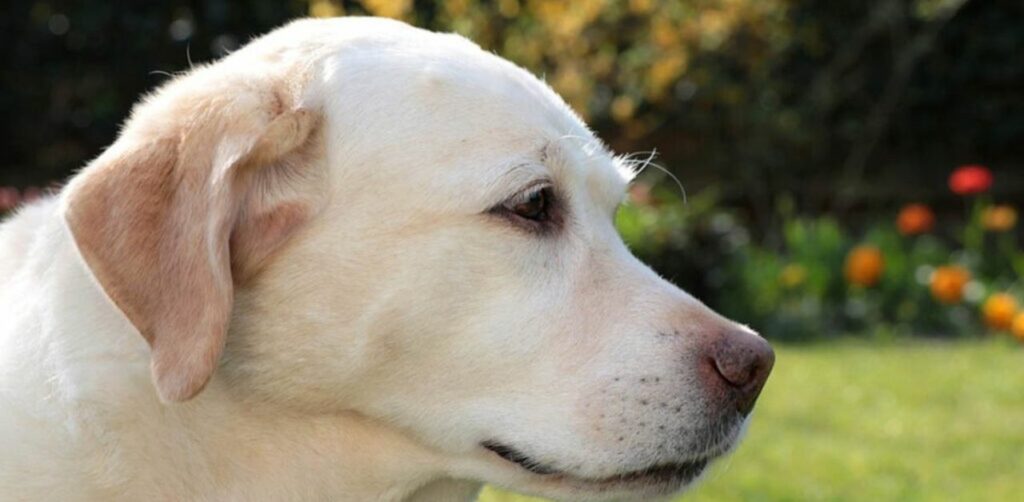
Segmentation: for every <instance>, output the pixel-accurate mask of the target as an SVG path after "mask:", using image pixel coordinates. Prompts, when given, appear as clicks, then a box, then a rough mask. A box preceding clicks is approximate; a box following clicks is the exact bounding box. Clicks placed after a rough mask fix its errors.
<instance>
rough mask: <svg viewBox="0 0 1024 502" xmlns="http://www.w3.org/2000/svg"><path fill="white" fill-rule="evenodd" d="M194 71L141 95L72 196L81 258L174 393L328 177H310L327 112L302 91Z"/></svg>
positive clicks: (203, 368)
mask: <svg viewBox="0 0 1024 502" xmlns="http://www.w3.org/2000/svg"><path fill="white" fill-rule="evenodd" d="M195 80H198V81H197V82H184V83H180V84H181V85H179V86H178V87H175V85H176V84H179V83H174V84H172V85H171V86H170V87H169V88H168V89H165V90H164V91H161V92H160V93H158V94H157V95H156V96H155V97H153V98H151V99H150V100H148V102H146V103H144V104H142V105H139V106H138V107H137V108H136V110H135V111H134V113H133V116H132V119H131V120H130V121H129V122H128V124H127V125H126V127H125V129H124V131H123V132H122V134H121V136H120V138H119V139H118V141H117V142H116V143H115V144H114V145H112V146H111V147H110V148H109V149H108V150H107V151H106V152H105V153H104V154H103V155H101V156H100V157H99V158H97V159H96V160H95V161H93V162H92V163H91V164H90V165H89V166H88V167H87V168H86V169H84V170H83V171H82V172H81V173H80V174H79V175H78V176H77V177H76V178H75V179H74V180H72V182H71V183H70V184H69V186H68V188H67V192H66V193H65V200H64V203H65V206H64V214H65V218H66V221H67V223H68V226H69V227H70V230H71V232H72V235H73V236H74V240H75V242H76V244H77V246H78V249H79V250H80V252H81V254H82V256H83V258H84V259H85V262H86V263H87V265H88V266H89V268H90V269H91V271H92V272H93V274H94V275H95V277H96V278H97V280H98V282H99V283H100V285H101V286H102V287H103V289H104V291H105V292H106V293H107V295H108V296H109V297H110V298H111V299H112V300H113V301H114V303H115V304H116V305H117V306H118V307H119V308H120V309H121V310H122V311H123V312H124V314H125V315H126V316H127V317H128V319H129V320H130V321H131V322H132V324H133V325H134V326H135V327H136V328H137V329H138V330H139V332H140V333H141V334H142V336H143V337H144V338H145V339H146V341H147V342H148V343H149V345H150V348H151V357H152V360H151V368H152V373H153V379H154V383H155V385H156V388H157V391H158V393H159V395H160V397H161V399H162V400H164V401H165V402H168V401H184V400H187V399H189V398H191V397H193V396H195V395H196V394H197V393H198V392H199V391H201V390H202V389H203V387H204V386H205V385H206V383H207V382H208V381H209V379H210V377H211V375H212V374H213V371H214V369H215V368H216V366H217V364H218V362H219V360H220V357H221V353H222V352H223V349H224V345H225V339H226V335H227V330H228V325H229V321H230V317H231V309H232V301H233V293H234V286H235V284H237V283H239V282H240V281H243V280H245V278H246V277H247V276H249V275H251V274H252V273H253V272H254V271H255V270H257V269H258V268H259V267H260V265H261V264H262V263H263V262H264V260H265V259H266V258H267V257H268V256H269V255H270V254H271V253H272V252H274V250H275V249H277V248H279V247H280V246H281V244H282V243H284V242H285V240H286V239H287V237H288V236H289V235H291V234H292V233H293V232H294V231H295V230H296V229H297V228H299V227H300V226H301V225H302V223H303V222H304V221H306V220H307V219H308V218H309V216H310V215H311V213H312V212H313V210H314V206H315V202H314V201H312V200H311V196H310V194H308V193H304V191H305V190H307V189H309V187H310V186H315V185H319V183H316V182H313V183H306V182H304V181H303V180H311V179H312V178H315V177H316V176H317V175H316V173H315V172H313V171H316V170H317V169H316V166H310V164H311V163H316V160H317V159H318V158H319V154H318V153H317V152H316V150H317V149H318V148H319V141H318V140H316V137H315V136H316V135H315V134H312V133H313V131H315V130H316V128H317V127H316V126H317V122H318V117H317V114H316V113H314V112H313V111H311V110H308V109H303V108H302V107H301V106H299V105H298V101H299V100H298V98H297V97H296V96H295V92H294V91H291V92H289V91H287V90H281V89H274V88H272V87H269V86H268V87H267V88H260V87H257V86H254V84H253V82H254V81H255V82H262V80H261V79H259V78H255V79H247V80H245V81H239V82H224V81H214V80H209V79H195ZM205 80H209V81H205ZM230 84H235V85H230Z"/></svg>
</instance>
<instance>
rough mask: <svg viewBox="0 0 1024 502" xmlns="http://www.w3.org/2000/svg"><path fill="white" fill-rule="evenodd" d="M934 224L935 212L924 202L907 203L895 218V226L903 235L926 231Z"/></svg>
mask: <svg viewBox="0 0 1024 502" xmlns="http://www.w3.org/2000/svg"><path fill="white" fill-rule="evenodd" d="M933 226H935V213H932V210H931V209H929V208H928V206H926V205H924V204H907V205H906V206H903V209H901V210H900V214H899V216H898V217H897V218H896V227H897V228H899V230H900V233H901V234H903V235H917V234H923V233H925V232H928V231H929V230H931V229H932V227H933Z"/></svg>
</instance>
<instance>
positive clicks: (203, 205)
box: [64, 19, 773, 499]
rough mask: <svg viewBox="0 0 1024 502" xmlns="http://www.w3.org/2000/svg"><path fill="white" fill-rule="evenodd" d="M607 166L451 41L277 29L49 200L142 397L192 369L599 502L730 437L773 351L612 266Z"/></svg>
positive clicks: (615, 253) (642, 273)
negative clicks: (136, 363)
mask: <svg viewBox="0 0 1024 502" xmlns="http://www.w3.org/2000/svg"><path fill="white" fill-rule="evenodd" d="M631 175H632V172H631V169H630V166H628V165H626V163H624V162H623V161H622V160H621V159H618V158H616V157H614V156H613V155H612V154H611V153H610V152H608V150H607V149H606V148H605V147H604V146H603V145H602V144H601V142H600V141H599V140H597V138H595V137H594V136H593V134H592V133H591V132H590V131H589V130H588V129H587V127H586V126H585V125H584V124H583V123H582V122H581V121H580V120H579V119H578V118H577V117H576V115H575V114H573V113H572V112H571V111H570V109H569V108H568V107H567V106H566V105H565V104H564V102H563V101H562V100H561V99H559V98H558V96H557V95H555V94H554V93H553V92H552V91H551V90H550V89H549V88H548V87H547V86H546V85H545V84H544V83H542V82H541V81H539V80H537V79H536V78H534V77H533V76H532V75H530V74H528V73H527V72H525V71H523V70H521V69H520V68H518V67H516V66H514V65H512V64H510V63H508V62H506V61H504V60H502V59H500V58H498V57H496V56H493V55H491V54H489V53H486V52H484V51H482V50H480V49H479V48H478V47H476V46H475V45H473V44H472V43H470V42H467V41H466V40H464V39H462V38H459V37H456V36H452V35H438V34H432V33H428V32H425V31H421V30H417V29H413V28H410V27H408V26H405V25H402V24H399V23H396V22H391V21H383V20H374V19H345V20H331V21H300V22H296V23H293V24H291V25H289V26H287V27H285V28H282V29H280V30H278V31H276V32H274V33H272V34H270V35H268V36H266V37H264V38H262V39H259V40H257V41H255V42H253V43H252V44H250V45H249V46H247V47H246V48H243V49H241V50H240V51H238V52H236V53H234V54H232V55H231V56H229V57H227V58H225V59H224V60H222V61H220V62H218V63H215V64H213V65H211V66H208V67H204V68H200V69H197V70H194V71H192V72H191V73H190V74H188V75H187V76H184V77H182V78H179V79H176V80H175V81H173V82H171V83H170V84H169V85H167V86H165V87H164V88H163V89H161V90H160V91H158V92H157V93H155V94H154V95H153V96H152V97H151V98H149V99H148V100H147V101H146V102H145V103H143V104H141V105H139V106H138V107H137V108H136V110H135V111H134V113H133V117H132V119H131V120H130V121H129V122H128V123H127V125H126V127H125V129H124V131H123V133H122V135H121V137H120V138H119V140H118V141H117V142H116V143H115V144H114V145H113V146H112V147H111V148H110V149H109V150H108V151H107V152H105V153H104V154H103V155H102V156H101V157H100V158H98V159H97V160H96V161H94V162H93V163H92V164H91V165H90V166H89V167H88V168H87V169H85V170H84V171H83V172H82V173H81V174H80V175H79V176H78V177H76V178H75V179H74V180H73V182H72V183H71V184H70V186H69V187H68V189H67V190H66V191H65V193H64V204H65V214H66V217H67V220H68V223H69V226H70V228H71V230H72V232H73V234H74V236H75V240H76V242H77V244H78V246H79V248H80V250H81V252H82V255H83V257H84V258H85V260H86V262H87V263H88V265H89V267H90V268H91V270H92V271H93V273H94V275H95V276H96V277H97V279H98V281H99V283H100V284H101V285H102V286H103V288H104V290H105V291H106V292H107V294H108V295H109V296H110V297H111V299H112V300H113V301H114V302H115V303H116V304H117V305H118V306H119V307H120V309H121V310H122V311H123V312H124V313H125V314H126V315H127V317H128V318H129V319H130V320H131V321H132V323H133V324H134V325H135V326H136V327H137V328H138V330H139V331H140V333H141V334H142V335H143V336H144V337H145V338H146V340H147V341H148V342H149V344H150V346H151V348H152V371H153V376H154V381H155V384H156V389H157V391H158V392H159V394H160V396H161V397H162V398H163V399H164V400H165V401H181V400H186V399H189V398H191V397H193V396H194V395H196V394H197V393H198V392H199V391H200V390H201V389H202V388H203V387H204V385H205V384H206V383H207V381H208V380H209V379H210V378H211V376H212V375H213V374H214V370H215V369H217V375H218V378H221V379H223V380H224V381H225V384H226V386H228V387H229V388H231V389H232V391H233V392H235V393H236V394H237V395H238V396H240V398H242V399H247V400H252V401H253V402H262V403H265V404H267V405H276V406H284V407H288V408H291V409H293V410H299V411H301V412H303V413H318V414H322V413H332V412H338V411H344V410H351V411H356V412H358V413H360V414H363V415H365V416H367V417H370V418H371V419H374V420H378V421H381V422H383V423H387V424H389V425H392V426H396V427H398V428H400V429H401V430H404V431H406V432H407V433H408V434H409V436H410V437H412V438H415V439H416V440H417V441H419V442H421V443H422V444H424V445H427V446H428V447H429V448H432V449H434V450H436V451H438V452H441V453H442V454H443V456H444V457H445V458H448V459H450V462H449V465H447V466H446V469H448V470H449V472H450V474H451V475H452V476H455V477H471V478H475V479H480V480H484V481H489V482H494V483H499V484H502V485H505V486H511V487H513V488H516V489H519V490H523V491H529V492H534V493H538V494H543V495H548V496H554V497H561V498H579V497H583V498H587V499H595V498H622V497H629V496H651V495H657V494H664V493H669V492H672V491H675V490H678V489H679V488H681V487H683V486H685V485H687V484H688V483H690V482H691V481H692V480H693V479H694V478H696V477H697V476H698V475H699V474H700V473H701V472H702V471H703V469H704V467H705V466H706V465H707V463H708V462H709V461H711V460H712V459H714V458H715V457H717V456H719V455H721V454H723V453H724V452H726V451H727V450H728V449H729V448H730V447H731V446H733V444H734V443H735V441H736V440H737V437H738V435H739V434H740V432H741V430H742V428H743V425H744V424H745V421H746V417H747V415H748V414H749V412H750V410H751V407H752V406H753V404H754V400H755V399H756V397H757V395H758V393H759V391H760V389H761V387H762V385H763V384H764V382H765V379H766V378H767V376H768V373H769V371H770V369H771V367H772V362H773V355H772V352H771V349H770V348H769V347H768V345H767V344H766V343H765V342H764V341H763V340H762V339H761V338H759V337H758V336H757V335H755V334H754V333H753V332H751V331H750V330H748V329H747V328H745V327H743V326H740V325H737V324H735V323H733V322H731V321H728V320H726V319H724V318H722V317H720V316H719V315H717V314H715V313H714V312H712V311H711V310H709V309H708V308H706V307H705V306H703V305H702V304H701V303H699V302H698V301H696V300H694V299H693V298H692V297H690V296H689V295H687V294H686V293H685V292H683V291H681V290H679V289H678V288H676V287H674V286H672V285H671V284H669V283H668V282H666V281H664V280H663V279H661V278H660V277H658V276H657V275H656V274H655V273H653V272H652V271H651V270H650V269H648V268H647V267H645V266H644V265H643V264H641V263H640V262H639V261H637V260H636V258H634V257H633V256H632V255H631V254H630V252H629V251H628V249H626V247H625V245H624V244H623V243H622V241H621V240H620V238H619V237H618V235H617V234H616V231H615V228H614V226H613V217H614V214H615V211H616V208H617V207H618V206H619V204H620V203H621V202H622V201H623V197H624V193H625V187H626V185H627V183H628V182H629V179H630V177H631ZM225 346H226V347H227V348H226V349H225Z"/></svg>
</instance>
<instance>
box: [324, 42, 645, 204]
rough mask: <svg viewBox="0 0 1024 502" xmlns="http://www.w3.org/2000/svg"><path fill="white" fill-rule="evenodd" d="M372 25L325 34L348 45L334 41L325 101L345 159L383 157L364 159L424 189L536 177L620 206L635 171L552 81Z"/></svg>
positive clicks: (469, 47)
mask: <svg viewBox="0 0 1024 502" xmlns="http://www.w3.org/2000/svg"><path fill="white" fill-rule="evenodd" d="M373 24H374V26H375V27H376V29H374V30H369V31H365V33H362V34H361V35H358V36H356V35H353V31H352V30H348V31H347V32H346V30H340V29H334V30H329V34H328V35H321V36H322V37H325V38H327V39H331V37H341V38H343V39H345V40H346V41H345V43H336V42H332V47H333V48H332V49H331V50H330V51H329V55H328V56H327V57H326V58H325V61H324V66H323V72H322V78H321V84H322V86H323V87H321V89H322V96H321V97H320V98H319V99H323V100H324V103H323V105H324V106H325V107H326V108H328V109H330V110H331V113H329V114H328V120H329V121H331V122H333V123H334V124H333V125H334V127H332V129H333V131H334V132H333V134H334V137H333V138H330V140H331V142H332V144H334V145H343V147H344V148H342V150H344V152H345V153H344V155H345V156H347V157H346V160H349V161H350V160H351V159H352V158H353V157H359V156H361V155H368V156H369V155H376V158H374V159H372V160H371V159H367V160H366V161H365V162H366V163H374V165H375V169H377V170H379V171H381V172H385V174H386V171H387V169H388V166H393V167H394V168H395V169H400V170H401V171H400V172H401V174H400V176H401V178H402V179H403V180H405V181H406V182H409V183H417V184H419V186H420V188H431V189H437V190H447V189H450V188H451V187H461V188H462V189H466V188H469V187H472V186H474V185H476V186H477V187H478V188H479V190H477V192H479V193H487V192H489V191H491V190H493V191H499V192H500V191H503V190H505V191H507V190H508V189H510V187H509V186H508V185H512V186H511V188H515V187H514V185H515V184H516V183H518V182H528V181H529V180H523V179H521V178H523V177H524V176H527V175H532V176H533V177H549V178H553V179H554V181H556V182H559V183H563V184H566V185H571V186H572V187H571V189H573V190H576V189H577V188H576V187H578V189H580V190H586V191H587V192H589V193H592V194H595V196H596V197H597V198H599V199H600V200H599V201H598V202H599V203H600V204H602V205H606V204H617V203H618V202H619V200H620V199H621V197H622V193H623V188H624V186H625V184H626V182H627V180H628V174H627V173H626V171H625V170H622V169H618V163H617V162H615V160H614V158H613V157H612V156H611V154H610V153H609V152H608V150H607V148H606V147H605V146H604V145H603V144H602V143H601V142H600V141H599V140H597V138H596V137H595V136H594V135H593V133H592V132H591V131H590V130H589V129H588V128H587V126H586V125H585V124H584V122H583V121H582V120H581V119H580V118H579V116H578V115H577V114H576V113H575V112H573V110H572V109H571V108H570V107H569V106H568V105H567V104H566V103H565V102H564V101H563V100H562V99H561V97H559V96H558V94H557V93H555V92H554V91H553V90H552V89H551V88H550V87H549V86H548V85H547V84H546V83H544V82H543V81H541V80H539V79H538V78H536V77H535V76H534V75H532V74H531V73H529V72H527V71H526V70H524V69H522V68H520V67H518V66H516V65H515V64H513V63H511V62H509V61H506V60H504V59H502V58H500V57H498V56H496V55H494V54H492V53H489V52H487V51H484V50H482V49H481V48H480V47H478V46H477V45H476V44H474V43H473V42H471V41H468V40H466V39H464V38H462V37H460V36H457V35H451V34H437V33H431V32H428V31H425V30H419V29H416V28H411V27H409V26H407V25H403V24H397V23H390V22H383V23H377V22H374V23H373ZM356 31H358V30H356ZM378 160H379V162H377V161H378ZM428 165H429V166H440V167H441V169H435V168H433V167H432V168H430V169H425V168H423V169H420V168H422V167H425V166H428ZM524 166H532V167H531V168H530V169H524V168H523V167H524ZM410 167H412V168H413V169H411V170H410ZM510 172H514V173H513V174H514V175H512V176H509V175H508V174H509V173H510ZM531 173H532V174H531Z"/></svg>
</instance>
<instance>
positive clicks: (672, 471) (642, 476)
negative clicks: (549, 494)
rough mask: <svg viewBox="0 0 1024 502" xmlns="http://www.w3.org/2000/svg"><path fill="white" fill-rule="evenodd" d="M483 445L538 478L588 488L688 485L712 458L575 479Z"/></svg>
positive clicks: (490, 443) (496, 446) (513, 453)
mask: <svg viewBox="0 0 1024 502" xmlns="http://www.w3.org/2000/svg"><path fill="white" fill-rule="evenodd" d="M481 446H483V447H484V448H485V449H487V450H490V451H491V452H493V453H494V454H496V455H498V456H499V457H501V458H503V459H505V460H506V461H508V462H509V463H512V464H515V465H517V466H519V467H521V468H522V469H525V470H527V471H529V472H531V473H533V474H536V475H538V476H544V477H545V478H547V479H550V480H553V481H562V480H564V481H572V482H574V483H579V484H585V485H604V486H608V485H685V484H688V483H690V482H691V481H693V480H694V479H696V478H697V476H700V474H701V473H702V472H704V468H705V467H707V465H708V462H709V461H710V460H711V458H710V457H701V458H697V459H694V460H689V461H686V462H676V463H667V464H658V465H653V466H650V467H646V468H644V469H638V470H633V471H627V472H622V473H619V474H614V475H612V476H608V477H604V478H588V477H580V476H575V475H572V474H570V473H567V472H565V471H561V470H559V469H556V468H554V467H552V466H548V465H544V464H542V463H539V462H537V461H535V460H534V459H532V458H530V457H529V456H527V455H526V454H524V453H522V452H520V451H519V450H516V449H515V448H512V447H510V446H507V445H504V444H501V443H497V442H493V441H485V442H484V443H482V444H481Z"/></svg>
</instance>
